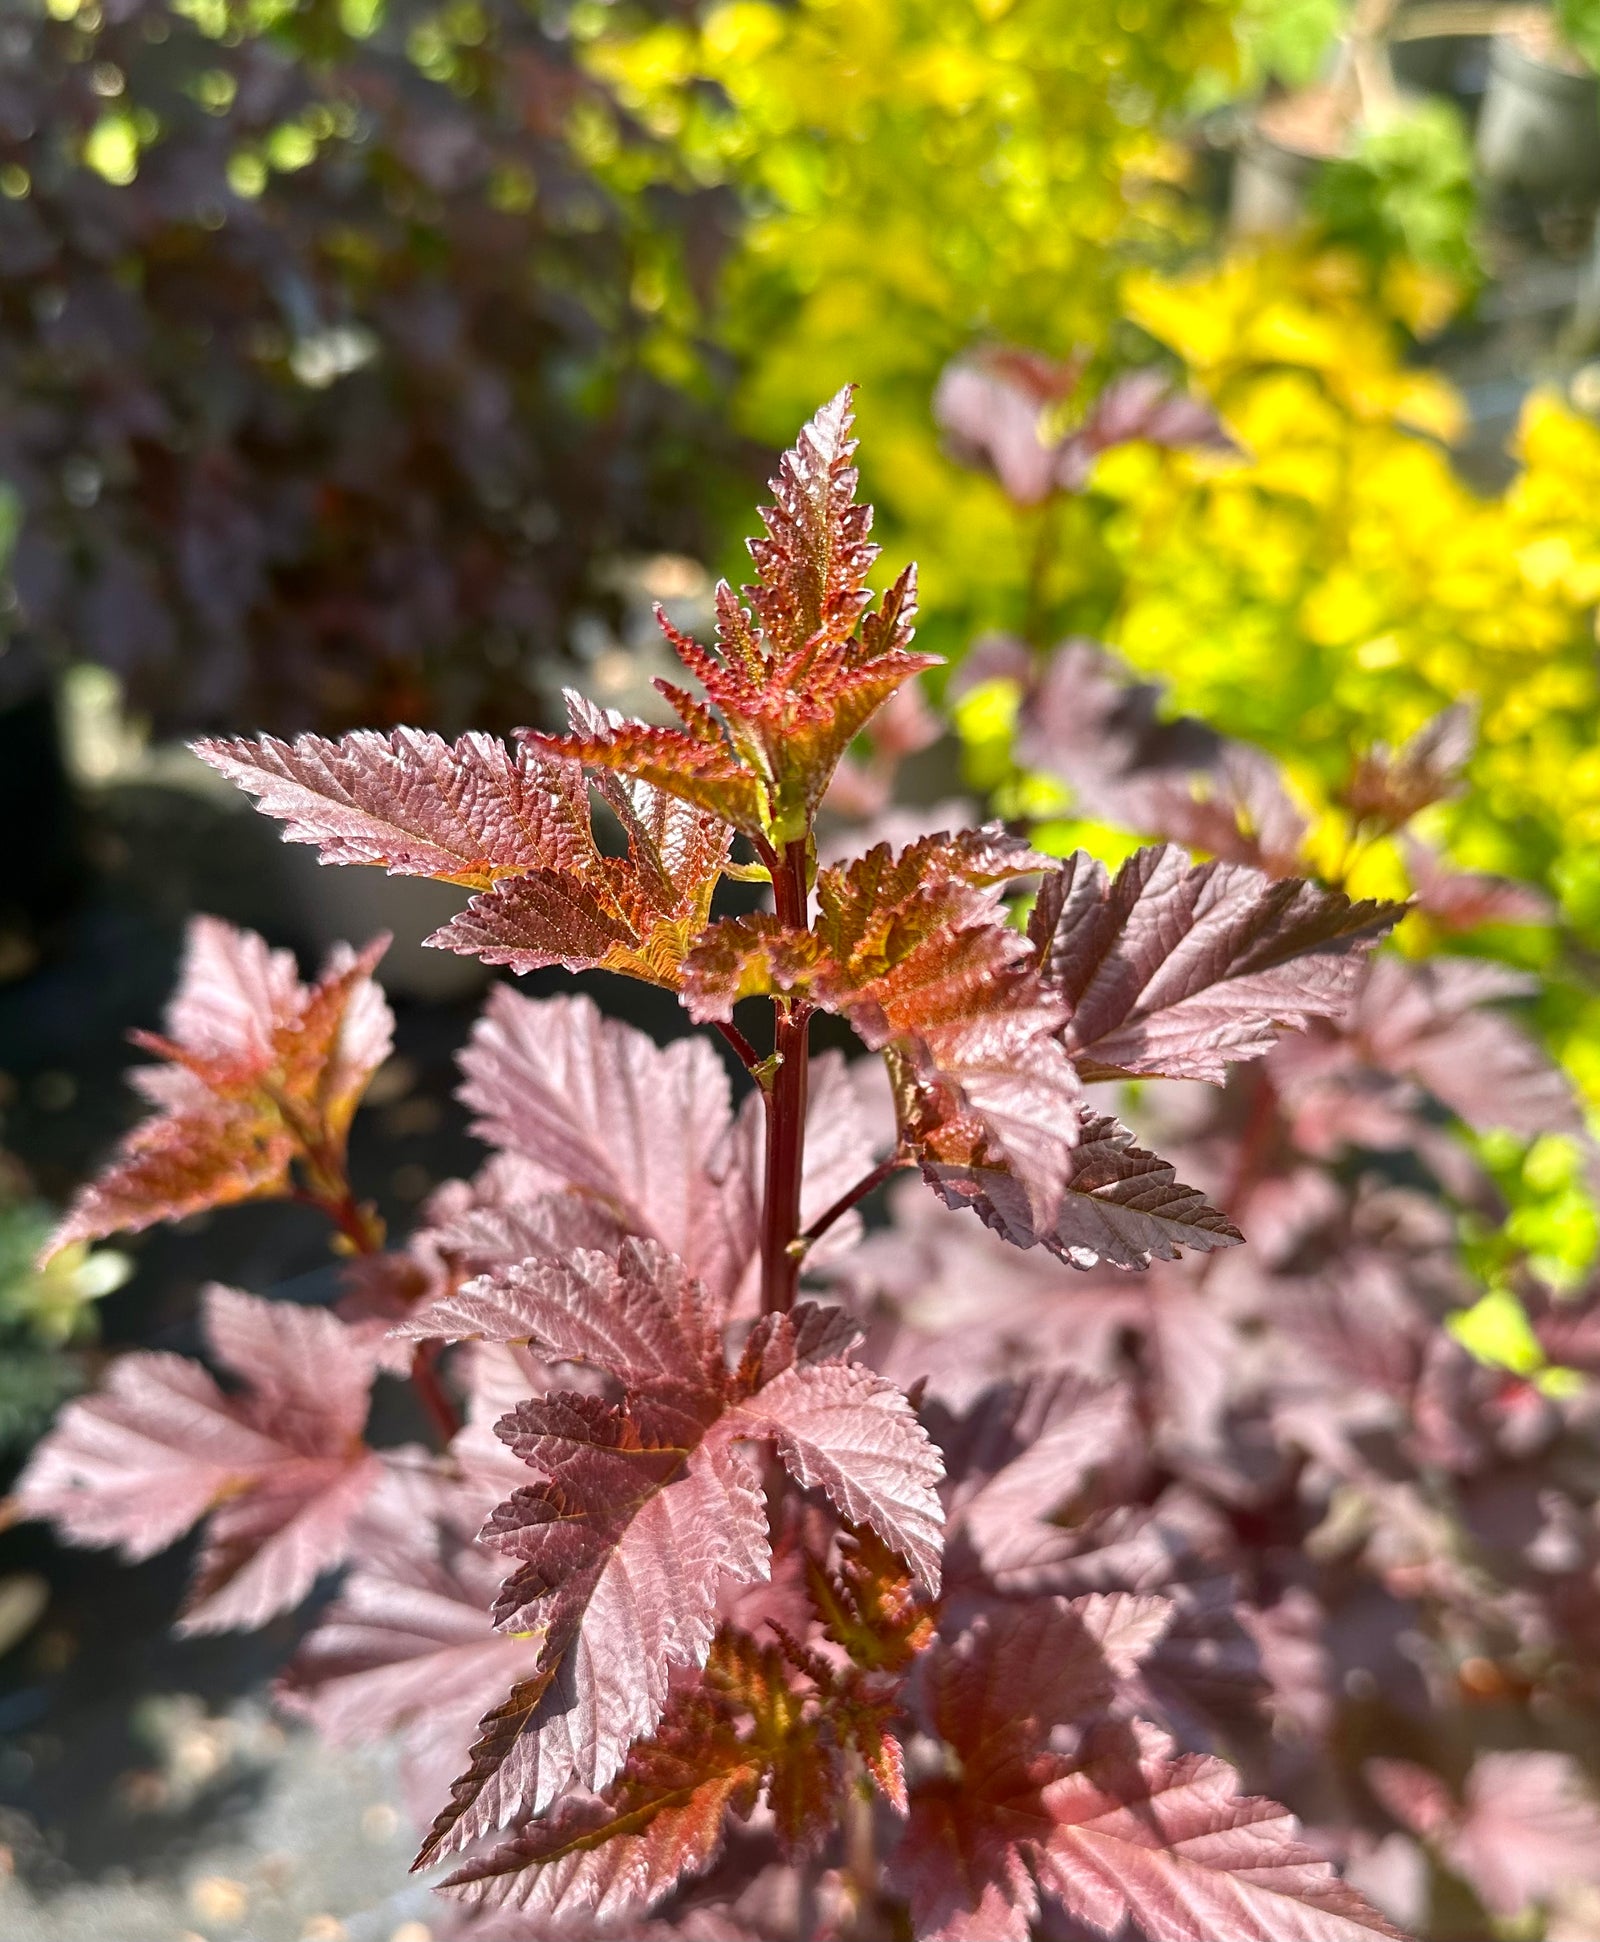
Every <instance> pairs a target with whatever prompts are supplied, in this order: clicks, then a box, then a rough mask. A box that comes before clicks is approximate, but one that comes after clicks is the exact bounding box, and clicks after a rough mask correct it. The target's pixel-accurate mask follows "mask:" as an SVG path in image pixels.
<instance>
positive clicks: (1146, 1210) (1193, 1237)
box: [922, 1114, 1244, 1268]
mask: <svg viewBox="0 0 1600 1942" xmlns="http://www.w3.org/2000/svg"><path fill="white" fill-rule="evenodd" d="M922 1177H923V1178H924V1179H925V1180H926V1181H927V1182H928V1184H929V1185H930V1186H931V1187H932V1188H933V1190H934V1192H935V1193H937V1194H938V1195H939V1197H940V1199H941V1200H943V1201H944V1202H945V1204H946V1206H949V1207H954V1208H963V1207H964V1208H970V1209H971V1210H972V1212H973V1213H975V1214H976V1215H977V1216H978V1218H979V1219H980V1220H981V1221H982V1222H983V1224H984V1225H985V1226H986V1227H989V1228H992V1229H993V1230H994V1232H995V1233H997V1234H999V1235H1000V1236H1001V1237H1002V1238H1003V1239H1005V1240H1007V1241H1009V1242H1010V1243H1011V1244H1012V1246H1013V1247H1024V1248H1026V1247H1044V1248H1047V1249H1048V1250H1049V1252H1050V1253H1052V1254H1053V1255H1055V1256H1056V1257H1057V1259H1059V1260H1062V1261H1065V1262H1066V1263H1067V1265H1068V1266H1069V1267H1073V1268H1092V1267H1097V1266H1099V1265H1101V1264H1104V1265H1106V1266H1109V1267H1113V1268H1147V1267H1149V1265H1150V1263H1151V1262H1152V1261H1175V1260H1177V1259H1178V1257H1179V1255H1180V1254H1181V1252H1182V1251H1183V1249H1185V1248H1188V1249H1190V1250H1191V1251H1192V1252H1194V1253H1198V1254H1209V1253H1211V1252H1212V1251H1213V1250H1214V1249H1216V1248H1224V1247H1237V1246H1238V1245H1239V1244H1240V1243H1241V1242H1242V1241H1243V1239H1244V1236H1243V1235H1242V1234H1241V1233H1240V1232H1239V1230H1238V1229H1237V1228H1236V1227H1235V1226H1234V1225H1233V1223H1232V1221H1230V1220H1229V1219H1228V1217H1227V1216H1226V1215H1225V1214H1223V1213H1220V1212H1219V1211H1218V1210H1217V1209H1216V1208H1215V1207H1213V1206H1212V1205H1211V1203H1210V1201H1208V1200H1207V1199H1206V1197H1205V1195H1204V1194H1202V1193H1200V1192H1198V1191H1197V1190H1196V1189H1195V1188H1193V1187H1186V1186H1184V1185H1183V1184H1182V1183H1181V1182H1180V1181H1179V1180H1178V1178H1177V1172H1176V1169H1175V1168H1174V1167H1172V1166H1171V1165H1169V1163H1168V1162H1167V1161H1165V1160H1161V1159H1158V1158H1157V1157H1156V1155H1155V1154H1153V1153H1147V1152H1145V1151H1144V1149H1143V1148H1142V1147H1138V1146H1135V1145H1134V1143H1133V1135H1132V1134H1131V1133H1130V1132H1129V1131H1128V1129H1127V1128H1126V1127H1125V1126H1119V1125H1118V1124H1117V1122H1116V1121H1115V1120H1114V1119H1107V1118H1104V1117H1101V1116H1099V1115H1090V1114H1086V1115H1085V1116H1084V1119H1083V1124H1082V1130H1081V1131H1080V1133H1079V1136H1078V1140H1077V1143H1076V1145H1075V1146H1074V1148H1073V1152H1072V1171H1071V1173H1070V1174H1069V1175H1068V1177H1067V1183H1066V1191H1065V1193H1064V1194H1063V1195H1062V1198H1061V1203H1060V1208H1059V1211H1058V1212H1057V1214H1056V1217H1055V1220H1054V1223H1053V1224H1052V1225H1050V1226H1047V1227H1044V1228H1043V1229H1041V1228H1040V1227H1038V1226H1036V1225H1035V1223H1034V1219H1033V1210H1032V1208H1031V1207H1030V1206H1029V1204H1028V1201H1027V1197H1026V1195H1025V1194H1024V1193H1023V1192H1022V1190H1021V1188H1020V1186H1019V1184H1018V1182H1017V1180H1016V1179H1015V1177H1014V1176H1013V1175H1012V1174H1010V1173H1009V1172H1006V1171H1004V1170H1002V1169H998V1168H994V1167H982V1166H945V1165H941V1164H940V1163H939V1162H938V1161H936V1160H930V1159H924V1161H923V1164H922Z"/></svg>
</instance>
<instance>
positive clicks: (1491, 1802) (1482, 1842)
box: [1366, 1752, 1600, 1921]
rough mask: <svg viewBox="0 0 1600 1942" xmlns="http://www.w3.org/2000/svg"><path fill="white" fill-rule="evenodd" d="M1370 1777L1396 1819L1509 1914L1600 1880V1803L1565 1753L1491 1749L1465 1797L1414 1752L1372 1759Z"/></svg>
mask: <svg viewBox="0 0 1600 1942" xmlns="http://www.w3.org/2000/svg"><path fill="white" fill-rule="evenodd" d="M1366 1775H1367V1779H1368V1781H1369V1782H1370V1783H1371V1785H1372V1787H1373V1790H1374V1792H1375V1793H1377V1795H1378V1797H1379V1799H1380V1800H1382V1801H1383V1803H1384V1805H1385V1806H1386V1807H1388V1808H1389V1810H1390V1811H1391V1812H1392V1813H1393V1814H1394V1815H1395V1817H1396V1819H1397V1820H1399V1821H1401V1822H1403V1823H1404V1825H1405V1826H1407V1827H1408V1828H1410V1829H1411V1830H1412V1832H1413V1833H1415V1834H1418V1835H1420V1836H1421V1837H1422V1838H1423V1839H1424V1840H1425V1841H1427V1842H1429V1843H1430V1844H1431V1845H1432V1846H1433V1847H1434V1848H1435V1849H1436V1850H1437V1851H1438V1853H1439V1854H1440V1856H1441V1857H1442V1859H1443V1860H1444V1861H1445V1862H1446V1863H1447V1865H1448V1866H1449V1867H1451V1868H1453V1869H1454V1870H1455V1872H1456V1873H1457V1874H1459V1875H1460V1876H1461V1877H1462V1879H1463V1880H1464V1881H1466V1882H1467V1883H1469V1884H1470V1886H1471V1887H1472V1889H1473V1891H1474V1892H1475V1893H1476V1894H1477V1896H1478V1898H1479V1900H1480V1901H1481V1902H1482V1903H1483V1905H1484V1907H1485V1908H1487V1909H1488V1910H1489V1912H1490V1914H1491V1915H1495V1916H1497V1917H1499V1918H1500V1919H1501V1920H1502V1921H1513V1920H1515V1919H1516V1918H1517V1917H1518V1916H1520V1915H1522V1914H1524V1913H1525V1911H1527V1910H1528V1909H1529V1908H1531V1907H1533V1906H1535V1905H1538V1904H1542V1903H1547V1902H1549V1901H1550V1900H1551V1899H1552V1897H1553V1896H1554V1895H1555V1894H1556V1893H1558V1892H1559V1891H1560V1890H1562V1889H1570V1888H1571V1887H1573V1886H1575V1885H1576V1884H1578V1883H1580V1882H1589V1883H1593V1882H1596V1881H1600V1805H1597V1804H1596V1802H1595V1800H1594V1797H1593V1796H1592V1795H1591V1794H1590V1793H1589V1791H1588V1789H1587V1788H1586V1787H1585V1786H1584V1784H1583V1779H1582V1775H1581V1773H1580V1771H1579V1769H1578V1767H1577V1764H1576V1763H1575V1762H1574V1761H1573V1760H1572V1759H1571V1758H1570V1757H1569V1756H1568V1755H1566V1754H1564V1753H1532V1752H1524V1753H1481V1754H1479V1756H1478V1757H1477V1759H1476V1760H1475V1761H1474V1762H1473V1764H1472V1771H1471V1772H1470V1773H1469V1774H1468V1776H1467V1783H1466V1787H1465V1789H1464V1790H1463V1795H1462V1799H1461V1802H1460V1804H1459V1805H1458V1804H1457V1803H1456V1801H1455V1800H1454V1799H1453V1798H1452V1796H1451V1794H1450V1791H1449V1789H1448V1788H1447V1787H1446V1786H1445V1784H1444V1782H1443V1781H1442V1780H1440V1779H1439V1778H1438V1776H1437V1775H1436V1774H1433V1773H1430V1772H1429V1771H1428V1770H1427V1769H1426V1768H1424V1767H1418V1766H1416V1765H1414V1764H1413V1763H1412V1762H1411V1761H1408V1760H1371V1761H1369V1762H1368V1763H1367V1767H1366Z"/></svg>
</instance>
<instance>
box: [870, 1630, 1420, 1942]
mask: <svg viewBox="0 0 1600 1942" xmlns="http://www.w3.org/2000/svg"><path fill="white" fill-rule="evenodd" d="M1170 1617H1171V1607H1170V1605H1168V1604H1167V1601H1165V1600H1163V1599H1142V1598H1135V1597H1128V1596H1126V1595H1113V1596H1109V1597H1095V1598H1089V1599H1081V1600H1077V1601H1074V1602H1073V1603H1072V1604H1068V1603H1066V1602H1065V1601H1062V1600H1052V1601H1045V1600H1035V1601H1032V1602H1030V1603H1028V1604H1026V1605H1023V1606H1021V1607H1018V1608H1014V1609H1012V1610H1009V1611H1006V1612H1003V1613H1001V1614H1000V1615H999V1616H997V1617H996V1618H995V1619H993V1620H987V1621H980V1622H979V1624H977V1625H976V1626H974V1627H973V1628H972V1629H971V1630H970V1631H968V1632H967V1633H966V1634H964V1635H963V1637H962V1638H960V1639H959V1640H957V1641H956V1642H955V1643H954V1644H953V1645H951V1646H949V1647H946V1648H944V1649H943V1650H942V1651H941V1652H940V1653H939V1655H938V1656H937V1657H936V1659H935V1660H934V1662H933V1664H932V1665H931V1667H930V1669H929V1675H928V1682H927V1684H928V1700H927V1704H928V1714H929V1722H930V1725H931V1726H932V1728H933V1730H934V1731H936V1732H937V1733H938V1734H939V1735H940V1737H941V1738H942V1739H943V1740H944V1741H945V1743H946V1744H947V1745H948V1746H949V1747H950V1748H951V1750H952V1752H953V1753H954V1755H955V1756H956V1758H957V1760H958V1761H959V1762H960V1772H961V1780H960V1782H959V1784H956V1783H952V1782H950V1781H948V1780H944V1779H935V1780H930V1781H925V1782H923V1783H922V1784H921V1785H920V1786H919V1787H917V1788H916V1789H914V1790H913V1793H912V1800H911V1817H910V1821H909V1824H908V1826H907V1830H906V1836H905V1840H904V1841H903V1843H902V1845H901V1848H900V1849H899V1851H898V1852H897V1854H896V1856H895V1860H894V1872H895V1875H896V1878H897V1880H898V1881H899V1882H900V1883H901V1884H902V1885H903V1886H904V1888H905V1890H906V1892H907V1893H908V1894H909V1896H910V1899H911V1913H912V1920H913V1923H914V1925H915V1928H916V1932H917V1934H918V1935H919V1936H923V1937H927V1938H929V1942H989V1939H990V1938H1004V1939H1005V1942H1026V1937H1027V1936H1028V1934H1029V1931H1030V1928H1031V1925H1032V1923H1033V1921H1034V1920H1035V1918H1036V1917H1037V1916H1038V1914H1039V1912H1040V1908H1041V1898H1042V1897H1048V1898H1049V1899H1050V1900H1052V1901H1053V1902H1055V1903H1056V1904H1058V1905H1059V1906H1060V1908H1062V1909H1063V1910H1064V1911H1065V1913H1066V1914H1067V1916H1068V1917H1069V1918H1071V1919H1075V1920H1078V1921H1082V1922H1086V1923H1088V1924H1089V1925H1090V1926H1091V1927H1094V1928H1096V1929H1098V1930H1100V1931H1101V1932H1103V1933H1105V1934H1114V1933H1116V1932H1117V1931H1118V1930H1119V1929H1120V1928H1122V1927H1123V1926H1124V1925H1135V1926H1137V1927H1138V1928H1140V1929H1141V1930H1143V1931H1144V1932H1145V1933H1148V1934H1151V1935H1159V1936H1161V1937H1162V1938H1163V1942H1219V1938H1222V1937H1227V1938H1229V1942H1357V1938H1367V1937H1372V1936H1383V1937H1388V1938H1395V1937H1397V1936H1398V1931H1397V1930H1395V1929H1394V1928H1392V1927H1391V1926H1390V1925H1389V1923H1388V1922H1387V1921H1385V1920H1384V1918H1383V1917H1382V1916H1380V1915H1378V1914H1377V1913H1376V1911H1375V1910H1373V1909H1371V1908H1370V1907H1369V1906H1368V1905H1367V1904H1366V1903H1365V1902H1364V1901H1363V1900H1362V1899H1361V1897H1360V1896H1359V1895H1358V1894H1357V1893H1356V1892H1355V1890H1354V1889H1352V1888H1350V1887H1348V1886H1347V1885H1346V1884H1345V1883H1343V1882H1342V1881H1340V1879H1339V1878H1338V1876H1337V1875H1336V1874H1335V1873H1334V1871H1333V1869H1332V1868H1331V1867H1330V1866H1329V1865H1328V1863H1327V1862H1326V1861H1324V1860H1322V1859H1321V1858H1320V1857H1319V1856H1318V1855H1317V1854H1316V1853H1315V1851H1314V1850H1313V1849H1311V1848H1309V1847H1308V1846H1306V1845H1305V1843H1304V1842H1302V1841H1301V1840H1300V1838H1299V1832H1298V1828H1297V1826H1296V1824H1295V1822H1294V1821H1293V1819H1292V1817H1291V1816H1290V1815H1289V1814H1288V1813H1286V1812H1285V1810H1284V1809H1283V1808H1281V1807H1278V1806H1277V1805H1275V1804H1274V1803H1273V1802H1270V1801H1263V1800H1254V1799H1249V1798H1247V1797H1244V1796H1242V1795H1241V1794H1240V1793H1239V1791H1238V1779H1237V1776H1236V1774H1235V1773H1234V1772H1233V1770H1232V1769H1231V1768H1230V1767H1228V1766H1226V1765H1225V1764H1224V1763H1223V1762H1222V1761H1220V1760H1216V1759H1212V1758H1209V1757H1207V1756H1203V1755H1184V1756H1180V1755H1177V1754H1175V1753H1174V1752H1173V1750H1172V1746H1171V1742H1170V1741H1168V1740H1167V1739H1166V1737H1165V1736H1164V1735H1162V1734H1159V1733H1157V1732H1155V1731H1154V1730H1153V1729H1151V1728H1149V1727H1146V1726H1139V1725H1127V1724H1121V1723H1119V1722H1117V1721H1116V1720H1114V1719H1113V1718H1111V1717H1109V1716H1108V1715H1109V1713H1110V1709H1111V1708H1112V1706H1113V1703H1114V1701H1115V1699H1116V1696H1117V1692H1118V1688H1119V1684H1120V1683H1121V1682H1122V1681H1123V1680H1125V1679H1128V1678H1130V1677H1131V1676H1133V1675H1134V1674H1135V1673H1136V1672H1137V1668H1138V1666H1139V1664H1140V1662H1141V1661H1142V1660H1143V1659H1144V1657H1145V1656H1146V1655H1147V1654H1148V1653H1149V1652H1150V1651H1151V1650H1152V1649H1153V1648H1154V1646H1155V1645H1156V1644H1157V1642H1158V1641H1159V1639H1160V1637H1161V1635H1162V1632H1163V1631H1164V1629H1165V1627H1166V1624H1167V1623H1168V1622H1169V1621H1170ZM1067 1726H1072V1727H1076V1728H1079V1729H1085V1728H1086V1729H1087V1731H1085V1732H1084V1733H1083V1737H1082V1740H1081V1742H1080V1744H1079V1747H1078V1750H1077V1751H1076V1752H1075V1753H1074V1752H1068V1751H1065V1750H1058V1744H1057V1743H1056V1742H1055V1741H1054V1740H1053V1739H1052V1729H1053V1728H1055V1727H1067Z"/></svg>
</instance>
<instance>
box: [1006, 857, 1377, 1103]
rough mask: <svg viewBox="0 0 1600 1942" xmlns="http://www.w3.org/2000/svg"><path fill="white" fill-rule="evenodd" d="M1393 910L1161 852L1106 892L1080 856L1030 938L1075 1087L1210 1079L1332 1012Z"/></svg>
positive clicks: (1126, 869) (1040, 908) (1060, 875)
mask: <svg viewBox="0 0 1600 1942" xmlns="http://www.w3.org/2000/svg"><path fill="white" fill-rule="evenodd" d="M1402 908H1403V907H1402V906H1400V905H1397V904H1385V903H1371V902H1368V903H1352V902H1351V901H1350V899H1349V898H1348V897H1345V896H1342V895H1341V894H1340V893H1339V892H1337V891H1332V890H1318V889H1316V888H1315V887H1314V886H1313V885H1311V884H1308V883H1303V882H1299V881H1297V880H1296V879H1294V878H1285V879H1283V880H1281V881H1279V882H1276V883H1274V882H1271V881H1269V880H1268V879H1267V878H1266V877H1264V876H1263V875H1262V874H1261V873H1260V872H1259V871H1256V870H1251V869H1248V868H1246V867H1244V866H1242V865H1239V864H1230V863H1202V864H1198V865H1196V864H1192V863H1190V862H1189V861H1188V859H1187V858H1186V857H1185V856H1184V855H1183V853H1182V852H1181V851H1179V850H1177V849H1175V848H1173V847H1171V846H1170V845H1167V846H1163V847H1161V848H1156V849H1147V850H1140V851H1139V852H1138V854H1137V855H1135V856H1132V857H1130V858H1129V859H1128V861H1127V862H1126V863H1125V864H1123V866H1122V868H1121V869H1120V870H1119V871H1118V873H1117V876H1116V879H1115V881H1114V882H1113V881H1112V879H1111V878H1110V877H1109V876H1108V875H1107V873H1106V871H1105V869H1104V868H1103V866H1102V865H1100V864H1099V863H1097V862H1095V861H1094V859H1093V858H1092V857H1089V856H1086V855H1084V854H1083V852H1081V851H1080V852H1079V853H1078V854H1077V855H1076V856H1073V857H1071V858H1069V859H1068V861H1067V862H1066V863H1065V864H1064V865H1063V866H1062V868H1061V869H1060V870H1059V871H1058V872H1057V873H1056V874H1055V875H1053V876H1050V877H1047V878H1046V879H1045V882H1044V885H1043V888H1042V889H1041V890H1040V893H1039V899H1038V902H1037V904H1036V905H1035V907H1034V911H1033V916H1032V918H1031V920H1030V923H1029V935H1030V936H1031V937H1032V939H1033V942H1034V945H1035V947H1036V949H1037V951H1038V954H1039V968H1040V974H1041V977H1042V979H1043V982H1044V985H1045V988H1046V989H1047V990H1048V991H1050V992H1051V993H1053V994H1055V995H1057V996H1058V997H1059V998H1061V999H1062V1000H1063V1001H1064V1002H1065V1003H1066V1005H1067V1006H1068V1007H1069V1009H1070V1014H1071V1016H1070V1019H1069V1022H1068V1024H1067V1026H1066V1029H1065V1032H1064V1034H1063V1041H1064V1043H1065V1045H1066V1048H1067V1050H1068V1052H1069V1053H1071V1055H1072V1058H1073V1060H1074V1062H1075V1063H1076V1065H1077V1067H1078V1070H1079V1072H1080V1073H1081V1074H1082V1075H1083V1077H1084V1078H1085V1079H1110V1078H1126V1077H1130V1076H1134V1075H1139V1074H1148V1075H1160V1076H1164V1077H1167V1078H1179V1079H1210V1080H1215V1081H1219V1080H1220V1079H1221V1078H1222V1076H1223V1073H1224V1071H1225V1070H1226V1068H1227V1067H1228V1065H1229V1064H1232V1063H1235V1062H1237V1061H1239V1060H1242V1059H1254V1058H1259V1057H1260V1056H1261V1055H1262V1054H1263V1053H1264V1052H1266V1051H1267V1050H1269V1048H1270V1047H1271V1045H1272V1043H1273V1040H1274V1039H1275V1037H1276V1036H1277V1034H1278V1032H1279V1031H1281V1030H1299V1029H1303V1028H1304V1026H1305V1025H1306V1024H1308V1023H1309V1022H1310V1020H1312V1019H1314V1018H1325V1017H1329V1016H1331V1015H1334V1014H1336V1013H1338V1012H1340V1011H1342V1010H1343V1009H1344V1007H1345V1005H1346V1004H1347V1003H1348V1001H1349V999H1350V997H1351V996H1352V994H1353V991H1354V987H1355V983H1356V979H1357V977H1358V976H1359V972H1360V964H1361V958H1362V956H1363V955H1364V953H1365V952H1366V951H1368V950H1370V949H1371V947H1372V946H1373V945H1374V944H1375V943H1376V942H1377V941H1378V939H1379V938H1380V937H1381V936H1382V935H1383V933H1384V932H1385V931H1386V930H1388V929H1389V928H1390V926H1391V925H1393V924H1394V923H1395V922H1396V920H1397V919H1398V918H1399V917H1400V916H1401V914H1402Z"/></svg>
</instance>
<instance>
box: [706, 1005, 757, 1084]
mask: <svg viewBox="0 0 1600 1942" xmlns="http://www.w3.org/2000/svg"><path fill="white" fill-rule="evenodd" d="M717 1030H718V1031H719V1032H720V1033H721V1034H722V1036H723V1038H724V1039H725V1040H726V1041H727V1043H728V1044H729V1045H731V1046H732V1047H733V1049H734V1051H735V1052H737V1053H738V1055H739V1061H740V1063H741V1064H742V1065H743V1067H744V1069H745V1071H746V1072H754V1071H755V1069H756V1067H757V1066H758V1065H760V1063H761V1054H760V1053H759V1052H758V1051H757V1050H756V1048H755V1047H754V1046H753V1045H752V1044H751V1043H750V1041H749V1039H747V1038H746V1037H745V1035H744V1033H743V1032H741V1031H740V1030H739V1027H738V1026H737V1025H730V1024H728V1023H727V1022H726V1021H725V1020H724V1019H720V1018H719V1019H718V1020H717Z"/></svg>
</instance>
